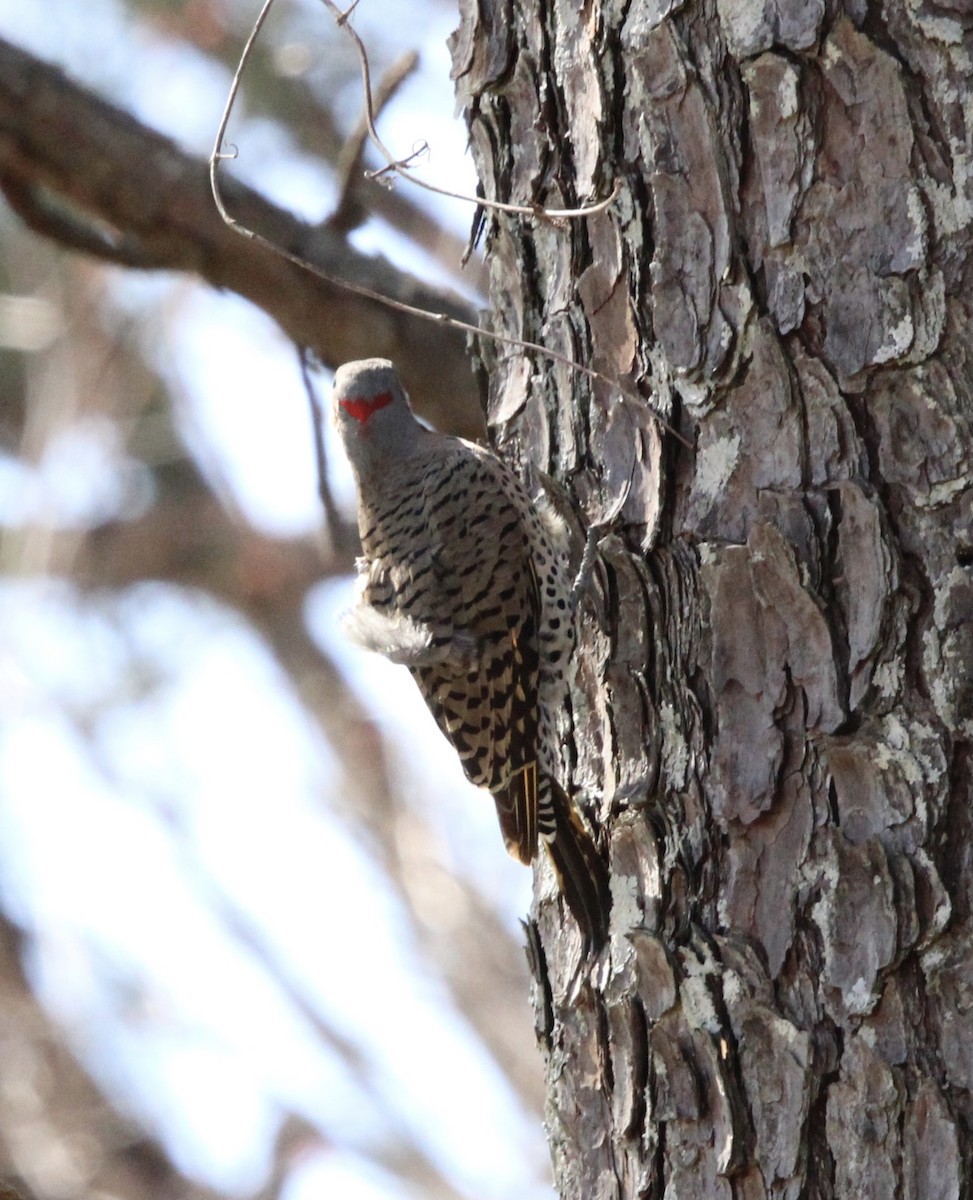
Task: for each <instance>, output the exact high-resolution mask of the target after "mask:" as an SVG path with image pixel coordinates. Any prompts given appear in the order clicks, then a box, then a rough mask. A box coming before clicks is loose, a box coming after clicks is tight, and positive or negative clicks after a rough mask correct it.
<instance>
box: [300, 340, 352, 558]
mask: <svg viewBox="0 0 973 1200" xmlns="http://www.w3.org/2000/svg"><path fill="white" fill-rule="evenodd" d="M297 360H298V362H299V363H300V366H301V380H302V382H303V384H304V391H305V392H306V393H307V401H308V406H309V407H310V409H311V426H312V428H313V430H314V459H315V463H316V465H317V471H318V495H319V496H320V498H321V506H322V507H323V508H324V515H325V519H326V520H327V522H328V528H329V529H330V530H331V537H332V540H336V539H337V537H338V533H339V530H340V528H341V525H342V520H341V516H340V514H339V513H338V509H337V507H336V505H335V502H334V496H332V495H331V488H330V487H329V486H328V459H327V450H326V449H325V444H324V409H323V407H322V405H321V400H320V398H319V396H318V394H317V391H316V390H315V387H314V380H313V379H312V378H311V363H310V358H309V355H308V350H307V347H306V346H298V348H297Z"/></svg>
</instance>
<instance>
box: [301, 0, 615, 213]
mask: <svg viewBox="0 0 973 1200" xmlns="http://www.w3.org/2000/svg"><path fill="white" fill-rule="evenodd" d="M321 2H322V4H324V6H325V8H326V9H327V10H328V12H330V13H331V15H332V16H333V17H334V19H335V24H336V25H337V26H338V28H339V29H344V30H345V31H346V32H347V34H348V36H349V37H350V38H351V40H352V41H353V42H354V43H355V48H356V50H357V51H358V61H359V62H360V63H361V74H362V90H363V91H364V94H365V121H366V124H367V125H368V136H369V137H370V138H371V139H372V143H373V145H374V146H375V147H376V149H377V150H378V151H379V152H380V153H381V155H382V157H383V158H384V159H385V163H386V165H385V166H384V167H383V168H382V169H381V171H379V172H377V173H376V174H384V173H385V172H386V171H394V172H395V173H396V174H397V175H401V176H402V178H403V179H408V180H410V181H411V182H412V183H414V184H416V185H417V187H421V188H424V189H425V190H426V191H427V192H435V194H436V195H437V196H447V197H449V198H450V199H451V200H462V201H464V202H465V203H466V204H474V205H476V206H477V207H480V208H490V209H494V210H495V211H497V212H505V213H513V214H514V215H516V216H521V217H541V218H543V219H544V220H547V221H562V220H572V219H574V218H577V217H593V216H595V214H596V213H600V212H604V211H605V209H606V208H608V207H609V205H611V204H612V203H613V202H614V201H615V199H616V198H617V196H618V193H619V190H620V188H619V184H618V182H617V181H616V182H615V185H614V187H613V188H612V190H611V195H609V196H606V197H605V199H604V200H598V201H596V202H595V203H594V204H583V205H581V206H580V207H579V208H545V207H544V206H543V205H539V204H507V203H505V202H504V201H503V200H488V199H484V198H483V197H482V196H467V195H465V194H464V193H463V192H454V191H452V190H451V189H450V188H443V187H438V186H437V185H436V184H434V183H429V182H428V180H425V179H420V178H419V176H418V175H414V174H413V173H412V171H411V170H410V168H409V163H410V162H411V161H412V159H413V158H414V157H415V155H414V154H413V155H410V156H409V157H408V158H396V157H395V155H394V154H393V153H392V151H391V150H389V148H388V146H386V145H385V143H384V142H383V141H382V139H381V138H380V137H379V134H378V130H377V129H376V128H375V106H374V104H373V103H372V72H371V67H370V66H369V63H368V51H367V50H366V49H365V43H364V42H363V41H362V40H361V38H360V37H359V36H358V34H357V33H356V31H355V30H354V29H353V28H352V27H351V24H350V22H349V20H348V18H349V17H350V16H351V14H352V13H353V12H354V11H355V9H356V8H357V7H358V0H355V3H354V4H352V6H351V7H350V8H348V9H345V10H344V11H342V10H341V9H340V8H339V7H338V5H337V4H335V3H334V0H321Z"/></svg>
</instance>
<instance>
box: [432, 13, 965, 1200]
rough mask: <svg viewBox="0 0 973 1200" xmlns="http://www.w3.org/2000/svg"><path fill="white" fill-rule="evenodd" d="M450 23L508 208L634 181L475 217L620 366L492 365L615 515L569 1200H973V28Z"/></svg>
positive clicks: (561, 327)
mask: <svg viewBox="0 0 973 1200" xmlns="http://www.w3.org/2000/svg"><path fill="white" fill-rule="evenodd" d="M461 7H462V10H463V19H462V23H461V27H460V29H459V31H458V33H457V35H456V38H455V41H454V46H453V53H454V63H455V75H456V81H457V89H458V94H459V97H460V100H461V102H462V103H463V105H464V106H465V109H466V113H467V118H468V121H469V126H470V133H471V138H472V144H473V147H474V152H475V155H476V160H477V164H478V169H479V171H480V175H481V179H482V183H483V189H484V194H485V195H486V196H488V197H494V198H497V199H501V200H509V201H514V202H518V203H526V204H530V203H534V202H536V203H538V204H540V205H543V206H545V207H547V208H564V207H572V206H574V205H577V204H580V203H584V202H591V201H593V200H597V199H599V198H601V197H603V196H605V195H607V194H608V193H609V192H610V191H611V189H612V188H613V187H614V186H616V185H617V186H618V188H619V195H618V198H617V199H616V201H615V202H614V204H613V205H612V206H611V207H610V209H609V210H608V211H606V212H604V213H602V214H600V215H596V216H593V217H587V218H579V219H570V220H557V221H546V220H543V219H529V218H523V217H510V216H505V215H497V214H494V213H487V215H486V239H487V245H488V257H489V263H490V267H491V272H492V321H493V327H494V328H495V329H496V330H498V331H500V332H504V333H507V334H511V335H513V336H516V337H521V338H525V339H529V340H532V341H540V342H543V343H544V344H545V345H547V346H550V347H551V348H553V349H555V350H557V351H559V352H560V353H562V354H566V355H568V356H569V357H571V358H573V359H576V360H579V361H581V362H583V363H585V364H588V365H591V366H593V367H595V368H596V369H597V370H598V371H600V372H602V373H604V375H606V376H608V377H609V378H610V379H613V380H620V381H622V382H623V384H624V388H621V387H611V386H609V385H608V384H607V383H604V382H597V381H595V382H592V381H591V380H590V379H588V378H586V377H584V376H583V375H580V374H579V373H578V372H577V371H575V370H572V369H571V368H569V367H566V366H563V365H560V364H557V363H551V362H547V361H544V360H542V359H538V358H536V357H535V358H530V357H527V356H525V355H522V354H518V353H515V352H509V351H506V350H503V351H498V352H497V353H496V361H491V362H490V363H489V364H488V365H489V374H490V405H491V407H490V420H491V425H492V430H493V435H494V438H495V439H496V441H497V443H498V444H499V446H500V448H501V450H502V451H503V452H504V453H505V454H506V455H507V456H508V457H511V458H514V459H517V458H523V459H529V460H531V461H532V462H534V463H536V464H538V465H540V466H541V467H543V468H544V469H545V470H547V471H548V472H549V473H550V474H552V475H553V476H554V477H555V478H556V479H558V480H560V481H561V483H562V484H563V485H564V486H565V488H566V489H567V490H568V491H569V493H570V494H571V496H572V498H573V501H574V503H575V504H576V506H577V508H578V510H579V512H580V513H582V514H584V517H585V519H586V520H587V521H588V522H598V523H601V524H602V525H603V528H602V530H601V540H600V545H599V551H600V552H599V555H598V560H597V563H596V567H595V570H594V572H593V576H592V580H593V584H592V587H590V588H589V589H588V594H587V595H586V598H585V600H584V603H583V608H582V615H581V626H582V639H581V648H580V651H579V654H578V662H577V677H576V679H575V681H574V713H573V744H572V746H571V750H572V754H573V760H574V765H573V783H574V786H575V788H576V790H577V793H578V796H579V798H580V801H581V803H582V804H583V806H584V807H585V808H586V811H587V812H589V813H590V815H591V817H592V820H593V822H594V823H595V824H596V825H597V827H598V828H599V830H600V837H601V841H602V845H603V846H604V847H605V852H606V855H608V856H610V861H611V867H612V875H613V897H614V908H613V926H612V939H611V943H610V946H609V948H608V951H607V952H606V953H605V954H604V955H603V956H602V957H601V958H600V959H599V960H598V962H597V964H596V965H595V966H594V967H592V966H591V964H586V965H582V966H580V967H579V949H580V947H579V943H578V938H577V935H576V933H575V932H574V929H573V926H572V925H571V923H570V922H569V921H566V920H563V921H562V918H561V917H560V914H559V912H558V909H557V905H556V903H555V901H554V893H553V890H552V889H551V888H550V886H549V885H547V884H545V881H543V880H542V881H541V885H540V890H539V895H540V899H539V902H538V904H537V905H536V906H535V912H536V915H537V922H538V924H537V927H536V929H537V936H535V937H534V938H532V942H531V944H532V958H533V969H534V973H535V978H536V989H535V996H534V1001H535V1008H536V1016H537V1027H538V1033H539V1038H540V1041H541V1043H542V1046H543V1048H544V1051H545V1054H546V1060H547V1069H548V1088H549V1100H548V1121H549V1133H550V1139H551V1146H552V1154H553V1158H554V1164H555V1173H556V1178H557V1184H558V1187H559V1190H560V1192H561V1195H562V1196H563V1197H579V1198H580V1197H583V1198H584V1200H594V1198H601V1197H609V1196H611V1197H616V1196H617V1197H635V1196H639V1197H643V1196H662V1195H663V1194H664V1195H665V1196H666V1197H667V1198H671V1197H680V1198H681V1200H688V1198H690V1197H700V1198H703V1197H706V1198H707V1200H712V1198H713V1197H721V1196H725V1197H729V1196H731V1195H733V1196H746V1197H761V1196H768V1195H772V1196H782V1197H784V1196H786V1197H794V1198H797V1197H821V1198H823V1197H849V1198H852V1197H855V1198H860V1197H884V1196H889V1197H891V1196H910V1197H921V1198H924V1200H939V1198H942V1200H946V1198H952V1197H959V1196H970V1195H973V1188H971V1184H970V1176H971V1165H973V938H971V930H970V920H971V903H970V900H971V874H970V847H971V846H973V819H971V799H973V795H971V792H973V788H971V734H973V500H971V480H973V436H971V412H973V404H971V395H973V348H971V334H973V321H971V296H973V287H971V284H973V272H971V266H970V250H971V246H973V155H971V152H973V133H971V126H970V122H971V120H973V111H971V109H970V103H969V96H970V81H969V65H968V64H969V61H970V51H971V49H973V36H971V25H973V16H971V11H973V10H971V9H970V6H969V4H968V3H959V0H954V2H953V3H949V4H947V3H945V2H944V3H940V4H937V3H935V0H926V2H925V3H923V2H921V0H914V2H912V3H908V4H895V5H883V6H879V5H874V4H873V5H867V6H866V5H864V4H862V3H848V4H847V5H844V6H842V5H838V4H834V3H828V4H825V3H824V0H817V2H816V3H815V2H813V0H811V2H805V0H800V2H792V0H774V2H773V3H772V2H771V0H765V2H764V3H761V2H760V0H720V2H719V3H713V2H712V0H710V2H702V0H689V2H687V3H682V4H680V3H662V2H659V3H631V4H629V3H621V2H618V0H616V2H614V3H612V2H611V0H605V3H604V4H590V3H587V4H580V3H578V2H577V0H555V2H554V3H551V4H545V5H536V4H532V3H527V2H526V0H522V2H518V0H506V2H505V0H477V2H476V3H474V2H473V0H464V2H463V4H462V5H461ZM842 7H843V8H844V9H846V10H847V12H846V13H841V12H836V10H838V9H841V8H842ZM866 10H867V11H866ZM657 414H658V415H660V416H661V417H663V418H664V420H665V421H666V422H667V423H668V425H669V426H671V427H674V428H675V429H676V430H678V431H679V433H680V434H681V437H682V438H684V439H686V442H687V443H688V445H690V446H691V447H692V448H691V449H689V448H688V446H687V445H684V444H683V443H682V441H681V440H680V439H679V438H676V437H674V436H673V435H672V433H671V432H669V431H668V430H667V429H666V428H665V427H664V426H662V425H660V424H659V422H658V420H657V418H656V415H657Z"/></svg>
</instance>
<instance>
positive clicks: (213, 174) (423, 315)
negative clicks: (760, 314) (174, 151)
mask: <svg viewBox="0 0 973 1200" xmlns="http://www.w3.org/2000/svg"><path fill="white" fill-rule="evenodd" d="M323 2H324V3H325V4H327V5H328V6H329V7H330V8H331V9H335V6H334V5H333V4H332V3H331V0H323ZM273 3H274V0H264V4H263V7H262V8H261V10H260V14H259V15H258V17H257V19H256V21H255V22H254V25H253V29H252V30H251V31H250V36H249V37H248V38H247V40H246V43H245V44H244V47H243V52H242V54H241V55H240V61H239V63H238V64H237V68H236V71H235V72H234V74H233V80H232V82H231V84H230V93H229V96H228V97H227V101H226V107H225V108H224V109H223V116H222V118H221V119H220V124H219V128H218V129H217V132H216V142H215V144H214V146H213V152H212V154H211V155H210V160H209V178H210V187H211V189H212V192H213V200H214V201H215V203H216V207H217V210H218V211H219V214H220V216H221V217H222V218H223V220H224V221H225V222H226V224H227V225H228V226H229V227H230V228H231V229H234V230H236V232H237V233H239V234H241V235H242V236H243V237H245V238H248V239H249V240H250V241H252V242H256V244H257V245H258V246H263V247H264V248H265V249H267V250H270V251H271V252H272V253H274V254H277V255H279V256H280V257H281V258H283V259H285V260H286V261H287V262H290V263H293V264H294V266H296V267H298V268H299V269H300V270H302V271H306V272H307V273H308V274H309V275H312V276H313V277H314V278H315V279H320V280H321V282H322V283H326V284H328V285H329V286H331V287H336V288H340V289H342V290H344V291H346V292H350V293H351V294H352V295H353V296H361V297H362V298H363V299H365V300H372V301H374V302H375V303H376V304H380V305H382V306H383V307H385V308H390V309H392V310H393V312H400V313H404V314H405V315H406V316H410V317H417V318H418V319H419V320H421V321H431V322H432V323H433V324H437V325H443V326H445V327H447V328H449V329H456V330H458V331H459V332H461V333H468V334H472V335H473V336H474V337H479V338H485V339H486V340H487V341H491V342H495V343H496V344H497V345H501V346H510V347H512V348H513V349H515V350H520V351H523V352H525V353H528V354H536V355H538V356H540V357H541V358H546V359H548V360H549V361H550V362H556V363H561V364H562V366H565V367H568V368H569V369H570V370H573V371H576V372H577V373H578V374H579V375H584V376H585V377H586V378H588V379H592V380H595V381H596V382H599V383H604V384H606V385H607V386H608V387H610V388H612V389H613V390H615V389H617V391H618V392H620V393H621V394H622V395H628V396H630V398H632V399H634V400H636V401H638V402H639V403H644V402H645V401H644V397H642V396H640V395H639V394H638V393H637V392H633V391H631V390H630V389H627V388H626V387H625V386H624V384H622V383H621V382H620V381H619V380H617V379H612V378H610V377H609V376H608V375H604V374H602V372H601V371H596V370H594V369H593V368H592V367H586V366H584V364H583V363H579V362H575V360H574V359H573V358H569V357H568V356H567V355H566V354H562V353H561V352H560V351H559V350H552V349H550V347H548V346H542V345H541V344H540V343H539V342H528V341H525V340H524V339H522V338H516V337H513V336H511V335H510V334H508V333H495V332H494V331H493V330H490V329H482V328H480V327H479V326H477V325H471V324H470V323H469V322H468V321H460V320H459V319H458V318H456V317H450V316H448V315H447V314H446V313H442V312H431V311H430V310H429V309H426V308H419V307H418V306H417V305H414V304H406V302H405V301H404V300H396V299H394V298H393V297H391V296H385V295H383V294H382V293H381V292H376V291H375V290H374V289H373V288H370V287H366V286H365V285H364V284H362V283H355V282H353V281H352V280H350V279H339V278H338V277H337V276H335V275H331V274H329V273H328V272H327V271H323V270H322V269H321V268H320V267H318V266H316V265H315V264H314V263H311V262H308V261H307V259H305V258H301V256H300V255H298V254H295V253H294V252H293V251H291V250H288V249H286V247H284V246H280V245H278V244H277V243H276V242H273V241H271V240H270V238H267V237H264V235H263V234H261V233H257V231H256V230H254V229H248V228H247V226H246V225H243V224H241V223H240V222H239V221H237V220H236V219H235V218H234V217H232V216H231V215H230V213H229V212H228V211H227V208H226V205H225V204H224V203H223V197H222V195H221V193H220V183H219V165H220V163H221V162H223V161H224V160H225V159H233V158H236V157H237V152H236V149H235V147H234V148H233V149H232V150H231V151H224V149H223V139H224V137H225V136H226V128H227V125H228V124H229V121H230V113H231V112H232V111H233V105H234V102H235V101H236V96H237V92H238V91H239V89H240V81H241V79H242V78H243V71H244V68H245V66H246V63H247V59H248V58H249V57H250V52H251V50H252V49H253V45H254V42H255V41H256V40H257V35H258V34H259V33H260V29H261V27H262V26H263V23H264V21H265V20H266V19H267V14H268V13H269V12H270V9H271V6H272V5H273ZM356 3H357V0H356ZM352 7H354V5H353V6H352ZM336 11H338V12H339V15H342V14H340V10H336ZM351 11H352V10H351V9H349V10H348V12H349V13H350V12H351ZM346 19H347V14H345V15H342V21H341V22H339V24H341V23H343V21H344V20H346ZM355 37H356V39H357V34H356V35H355ZM369 103H371V100H370V96H369ZM476 202H477V203H481V202H480V201H479V200H478V201H476ZM548 215H551V214H550V212H549V213H548ZM648 410H649V412H650V413H651V415H652V418H653V420H655V421H656V423H657V424H658V425H659V426H661V428H663V429H664V430H666V432H667V433H669V434H671V435H672V436H673V437H674V438H675V439H676V441H678V442H680V443H681V444H682V445H683V446H685V447H686V448H687V449H688V450H692V449H693V445H692V442H690V441H689V440H688V439H687V438H685V437H684V436H683V435H682V434H681V433H679V431H678V430H676V429H674V428H673V427H672V426H671V425H670V424H669V423H668V421H666V420H665V419H664V418H663V417H661V416H659V414H658V413H657V412H656V411H655V409H653V408H652V407H651V405H649V406H648Z"/></svg>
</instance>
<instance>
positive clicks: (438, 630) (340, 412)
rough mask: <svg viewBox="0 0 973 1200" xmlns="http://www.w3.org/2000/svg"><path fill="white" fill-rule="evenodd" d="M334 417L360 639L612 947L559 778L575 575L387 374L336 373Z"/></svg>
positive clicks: (585, 842) (598, 865)
mask: <svg viewBox="0 0 973 1200" xmlns="http://www.w3.org/2000/svg"><path fill="white" fill-rule="evenodd" d="M333 410H334V420H335V423H336V425H337V428H338V431H339V432H340V434H341V437H342V440H343V442H344V445H345V449H346V451H347V454H348V458H349V460H350V462H351V465H352V468H353V470H354V473H355V478H356V482H357V485H358V527H359V533H360V535H361V543H362V558H361V559H360V560H359V563H358V569H359V588H358V602H357V605H356V607H355V608H354V610H353V611H352V613H351V614H350V615H349V618H348V620H347V621H346V631H347V632H348V633H349V635H350V636H351V637H352V638H354V640H356V641H358V642H359V643H361V644H362V645H364V646H366V647H367V648H368V649H371V650H376V651H378V652H379V653H381V654H384V655H385V656H386V657H387V658H389V659H391V660H392V661H393V662H397V663H402V664H404V665H405V666H407V667H408V668H409V670H410V672H411V673H412V676H413V678H414V679H415V681H416V683H417V684H418V685H419V690H420V691H421V693H422V696H423V698H424V699H425V701H426V704H427V705H428V706H429V708H430V710H431V712H432V714H433V716H434V717H435V719H436V722H437V724H438V725H439V728H440V729H441V730H442V732H443V733H444V734H445V735H446V737H447V738H448V739H449V741H450V742H451V743H452V744H453V746H454V748H455V749H456V751H457V753H458V754H459V757H460V761H461V763H462V765H463V769H464V771H465V772H466V775H467V777H468V778H469V779H470V780H471V781H472V782H473V783H474V784H476V785H478V786H479V787H484V788H487V789H488V790H489V791H490V792H491V793H492V795H493V798H494V801H495V802H496V806H497V816H498V817H499V820H500V829H501V831H502V833H503V837H504V841H505V842H506V845H507V849H508V850H509V852H510V853H511V854H512V855H513V856H514V857H515V858H517V859H519V860H520V861H521V862H523V863H528V864H529V863H531V862H532V861H533V860H534V859H535V857H536V856H537V853H538V848H539V845H540V844H541V843H543V844H545V845H546V846H547V848H548V850H549V852H550V855H551V859H552V861H553V863H554V868H555V872H556V874H557V876H558V881H559V883H560V886H561V891H562V893H563V895H564V898H565V900H566V901H567V903H568V906H569V908H570V909H571V912H572V913H573V914H574V916H575V919H576V920H577V921H578V924H579V926H580V927H581V930H582V933H583V935H584V937H585V940H586V942H587V943H588V944H591V945H595V946H598V945H600V944H601V943H602V941H603V940H604V936H605V930H606V925H607V915H608V908H609V903H610V901H609V898H608V878H607V871H606V868H605V864H604V862H603V860H602V859H601V857H600V856H599V854H598V851H597V848H596V846H595V844H594V842H593V840H592V838H591V835H590V834H589V833H588V831H587V829H586V828H585V826H584V824H583V823H582V820H581V818H580V816H579V815H578V813H577V812H576V811H575V809H574V806H573V805H572V803H571V801H570V799H569V798H568V796H567V794H566V793H565V791H564V789H563V787H562V786H561V785H560V783H559V782H558V779H557V774H558V767H559V761H558V759H559V755H558V752H557V748H556V743H557V720H556V713H557V710H558V708H559V707H562V706H563V705H564V703H565V702H566V699H567V683H566V667H567V664H568V661H569V659H570V656H571V652H572V648H573V640H574V630H573V621H572V614H571V612H570V593H571V583H570V580H569V579H568V578H567V563H566V562H565V561H564V559H563V556H562V555H559V554H558V553H557V552H556V551H555V547H554V543H553V541H552V538H551V536H550V534H549V532H548V529H547V528H546V526H545V522H544V520H543V519H542V517H541V515H540V513H539V512H538V510H537V509H536V508H535V506H534V504H533V503H532V501H531V499H530V496H529V495H528V493H527V490H526V488H525V487H524V486H523V484H522V483H521V482H520V480H519V478H518V477H517V476H516V475H515V474H514V472H513V471H512V470H511V469H510V468H509V467H508V466H507V465H506V464H505V463H504V462H502V461H501V460H500V459H499V458H498V457H497V456H496V455H495V454H492V453H491V452H490V451H489V450H486V449H483V448H482V447H480V446H477V445H475V444H474V443H472V442H467V441H463V440H462V439H460V438H455V437H447V436H445V435H443V434H439V433H434V432H432V431H431V430H429V429H426V428H425V427H424V426H423V425H421V424H420V423H419V422H418V421H417V420H416V419H415V417H414V416H413V414H412V410H411V408H410V407H409V402H408V399H407V397H406V394H405V392H404V390H403V388H402V385H401V384H400V383H399V380H398V377H397V376H396V374H395V370H394V368H393V366H392V364H391V363H390V362H388V361H387V360H386V359H381V358H369V359H364V360H362V361H360V362H351V363H346V364H345V365H344V366H342V367H340V368H339V369H338V371H337V372H336V373H335V379H334V399H333Z"/></svg>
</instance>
